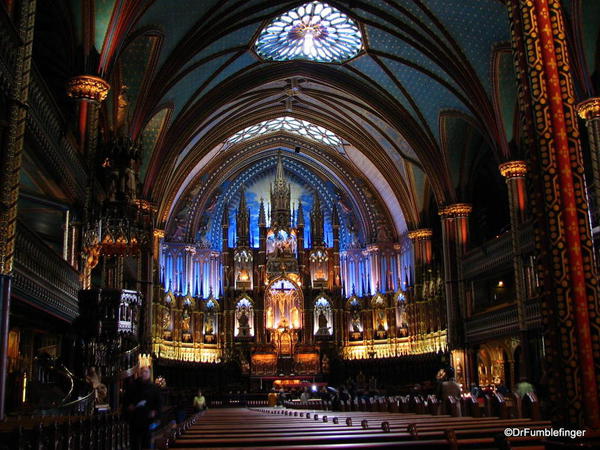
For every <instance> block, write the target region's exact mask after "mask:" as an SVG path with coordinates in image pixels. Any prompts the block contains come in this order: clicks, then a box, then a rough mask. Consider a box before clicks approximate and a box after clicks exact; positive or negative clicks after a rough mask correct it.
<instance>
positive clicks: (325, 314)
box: [314, 297, 333, 336]
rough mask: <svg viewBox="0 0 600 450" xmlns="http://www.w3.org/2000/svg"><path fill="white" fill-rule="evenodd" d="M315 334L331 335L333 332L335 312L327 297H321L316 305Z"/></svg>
mask: <svg viewBox="0 0 600 450" xmlns="http://www.w3.org/2000/svg"><path fill="white" fill-rule="evenodd" d="M314 315H315V318H314V333H315V336H331V335H332V334H333V313H332V310H331V304H330V303H329V301H328V300H327V299H326V298H325V297H319V298H317V300H316V301H315V305H314Z"/></svg>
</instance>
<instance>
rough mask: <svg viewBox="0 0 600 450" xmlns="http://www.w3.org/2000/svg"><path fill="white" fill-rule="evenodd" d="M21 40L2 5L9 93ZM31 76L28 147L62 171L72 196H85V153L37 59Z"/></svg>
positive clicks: (4, 81) (0, 45) (4, 83)
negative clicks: (81, 151) (49, 86)
mask: <svg viewBox="0 0 600 450" xmlns="http://www.w3.org/2000/svg"><path fill="white" fill-rule="evenodd" d="M19 44H20V39H19V37H18V35H17V32H16V30H15V28H14V26H13V24H12V23H11V20H10V18H9V17H8V16H7V14H6V11H5V9H4V8H2V5H0V92H2V91H4V93H5V94H6V95H9V93H10V89H11V86H12V82H13V79H14V67H15V65H16V57H17V48H18V46H19ZM30 78H31V79H30V86H29V98H28V101H27V103H28V106H29V109H28V114H27V128H26V131H27V138H28V140H29V142H32V144H33V145H30V146H29V145H28V149H27V151H34V152H36V157H37V159H38V160H39V162H40V163H41V164H42V165H44V166H46V167H49V168H51V169H52V171H53V172H54V173H57V174H61V178H60V179H61V186H62V187H64V188H65V190H66V191H67V192H68V193H69V194H70V196H72V197H81V196H82V195H83V193H84V189H85V180H86V174H85V169H84V167H85V166H84V163H83V159H82V156H81V155H80V154H79V153H78V152H77V149H76V146H75V145H76V144H75V142H76V139H75V138H74V135H73V133H72V130H71V129H70V128H69V126H68V121H67V120H66V119H65V117H64V115H63V112H62V110H61V108H60V107H59V106H58V104H57V103H56V101H55V99H54V96H53V94H52V93H51V92H50V90H49V89H48V87H47V85H46V83H45V82H44V78H43V77H42V75H41V73H40V72H39V70H38V69H37V68H36V66H35V62H34V64H33V65H32V69H31V77H30Z"/></svg>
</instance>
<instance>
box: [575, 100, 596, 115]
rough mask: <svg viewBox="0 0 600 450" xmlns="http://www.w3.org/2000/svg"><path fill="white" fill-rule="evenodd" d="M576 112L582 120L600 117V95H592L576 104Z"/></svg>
mask: <svg viewBox="0 0 600 450" xmlns="http://www.w3.org/2000/svg"><path fill="white" fill-rule="evenodd" d="M577 114H579V117H581V118H582V119H583V120H592V119H600V97H592V98H588V99H587V100H585V101H583V102H581V103H580V104H578V105H577Z"/></svg>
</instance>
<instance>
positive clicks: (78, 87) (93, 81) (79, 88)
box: [67, 75, 110, 103]
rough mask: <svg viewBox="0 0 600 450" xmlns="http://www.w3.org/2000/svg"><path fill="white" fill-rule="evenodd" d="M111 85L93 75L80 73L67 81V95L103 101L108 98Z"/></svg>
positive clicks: (77, 98)
mask: <svg viewBox="0 0 600 450" xmlns="http://www.w3.org/2000/svg"><path fill="white" fill-rule="evenodd" d="M109 90H110V85H109V84H108V83H107V82H106V81H104V80H103V79H102V78H99V77H95V76H93V75H79V76H76V77H73V78H71V79H70V80H69V81H67V95H68V96H69V97H70V98H72V99H75V100H87V101H91V102H96V103H101V102H103V101H104V99H106V96H107V95H108V91H109Z"/></svg>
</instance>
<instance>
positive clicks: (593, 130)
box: [577, 97, 600, 225]
mask: <svg viewBox="0 0 600 450" xmlns="http://www.w3.org/2000/svg"><path fill="white" fill-rule="evenodd" d="M577 112H578V113H579V117H581V118H582V119H583V120H585V125H586V127H587V131H588V140H589V143H590V158H591V160H592V180H591V183H588V189H589V192H590V197H591V200H590V202H591V204H592V208H591V209H592V216H593V222H592V223H593V224H594V225H600V97H593V98H590V99H587V100H586V101H584V102H582V103H580V104H579V105H577Z"/></svg>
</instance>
